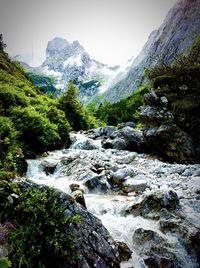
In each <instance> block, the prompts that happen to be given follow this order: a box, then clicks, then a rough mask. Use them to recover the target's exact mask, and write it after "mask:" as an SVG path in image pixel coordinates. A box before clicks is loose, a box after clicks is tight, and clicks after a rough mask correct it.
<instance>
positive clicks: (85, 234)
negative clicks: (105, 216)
mask: <svg viewBox="0 0 200 268" xmlns="http://www.w3.org/2000/svg"><path fill="white" fill-rule="evenodd" d="M23 185H24V187H30V186H31V187H40V188H42V189H43V190H44V191H45V188H47V186H43V185H41V186H39V185H36V184H33V183H32V182H31V184H29V183H27V182H23ZM55 198H56V199H57V200H58V201H59V203H60V205H61V206H62V207H63V208H64V209H65V215H66V217H70V216H75V215H79V216H80V222H78V223H73V224H71V226H70V227H69V229H67V230H66V235H69V234H70V235H71V236H72V237H74V241H75V244H76V247H77V258H78V260H77V262H76V264H74V263H73V264H69V263H65V264H64V266H63V267H64V268H93V267H97V268H101V267H102V268H111V267H114V268H118V267H120V256H119V252H118V249H117V246H116V244H115V242H114V240H113V239H112V237H111V236H110V235H109V233H108V231H107V230H106V228H105V227H104V226H103V225H102V223H101V221H100V220H99V219H98V218H96V217H95V216H93V215H92V214H91V213H89V212H88V211H87V210H86V209H85V208H83V207H82V206H81V205H79V204H78V203H76V202H75V201H74V200H73V198H72V197H71V196H70V195H68V194H65V193H64V192H61V191H59V190H56V192H55Z"/></svg>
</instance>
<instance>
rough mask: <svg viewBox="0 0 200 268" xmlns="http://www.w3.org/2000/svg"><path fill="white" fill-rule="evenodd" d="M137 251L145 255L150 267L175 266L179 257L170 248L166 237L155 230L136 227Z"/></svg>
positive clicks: (172, 267)
mask: <svg viewBox="0 0 200 268" xmlns="http://www.w3.org/2000/svg"><path fill="white" fill-rule="evenodd" d="M133 243H134V245H135V248H136V252H137V253H138V254H139V255H140V256H141V257H143V259H144V262H145V264H146V265H147V267H150V268H164V267H166V268H175V267H178V266H177V258H176V255H175V254H174V252H173V249H170V248H168V246H169V245H168V243H167V241H165V239H164V238H163V237H162V236H160V235H159V234H158V233H156V232H155V231H153V230H145V229H143V228H139V229H136V230H135V232H134V234H133Z"/></svg>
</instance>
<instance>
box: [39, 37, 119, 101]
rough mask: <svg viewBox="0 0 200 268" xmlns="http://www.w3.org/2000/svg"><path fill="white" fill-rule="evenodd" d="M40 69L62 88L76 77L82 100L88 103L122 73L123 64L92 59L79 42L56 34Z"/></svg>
mask: <svg viewBox="0 0 200 268" xmlns="http://www.w3.org/2000/svg"><path fill="white" fill-rule="evenodd" d="M40 72H43V73H45V74H47V75H52V76H54V77H55V78H56V82H55V86H56V88H57V89H58V90H60V91H65V90H66V88H67V86H68V82H69V81H70V80H73V81H74V82H75V84H76V85H77V86H78V87H79V96H80V99H81V100H82V102H84V103H86V102H87V101H88V100H89V99H90V97H91V96H93V95H95V94H97V93H99V92H100V91H101V92H102V91H104V90H106V89H107V87H108V86H109V83H110V82H111V80H112V79H113V77H115V76H116V75H117V74H118V73H119V66H114V67H110V66H108V65H105V64H102V63H100V62H97V61H95V60H93V59H91V58H90V55H89V54H88V53H87V52H86V51H85V50H84V48H83V46H81V45H80V43H79V42H78V41H74V42H73V43H69V42H68V41H67V40H65V39H62V38H58V37H56V38H54V39H53V40H52V41H49V42H48V45H47V49H46V60H45V61H44V63H43V64H42V66H41V68H40Z"/></svg>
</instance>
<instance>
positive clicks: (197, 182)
mask: <svg viewBox="0 0 200 268" xmlns="http://www.w3.org/2000/svg"><path fill="white" fill-rule="evenodd" d="M71 139H72V145H71V147H70V148H69V149H63V150H58V151H53V152H48V155H47V156H45V157H41V158H38V159H34V160H27V162H28V171H27V176H26V179H27V180H29V181H30V180H31V181H33V182H34V183H37V184H44V185H48V186H52V187H54V188H56V189H59V190H62V191H63V192H66V193H69V194H71V190H70V185H71V184H72V183H75V184H79V185H80V188H81V189H83V190H84V198H85V202H86V207H87V210H88V211H89V212H91V213H92V214H94V215H95V216H96V217H98V218H99V219H100V220H101V221H102V223H103V225H104V226H105V227H106V228H107V229H108V231H109V233H110V234H111V236H112V237H113V238H114V239H115V240H118V241H123V242H125V243H126V244H127V245H128V247H129V248H130V249H131V251H132V258H130V259H129V261H127V262H123V263H122V264H121V267H134V268H143V267H152V266H148V262H145V261H144V260H145V258H146V257H148V258H149V256H150V257H151V256H154V255H155V254H154V253H155V247H156V246H157V247H158V244H159V246H160V250H159V251H160V252H159V253H158V250H157V249H156V255H158V256H161V257H159V258H160V259H159V261H160V263H161V264H160V265H162V263H163V260H165V259H170V258H172V259H173V260H175V263H176V265H175V266H173V265H171V266H170V263H169V262H166V266H165V265H164V266H158V267H184V268H197V267H199V266H198V263H197V255H196V253H195V250H193V248H192V246H191V248H189V249H188V245H187V241H189V236H188V237H186V236H187V235H186V234H185V232H186V233H188V234H189V233H191V234H193V233H197V232H198V230H199V228H200V195H199V194H200V177H199V176H200V165H197V164H196V165H181V164H169V163H165V162H162V161H159V160H157V159H156V158H153V157H150V156H148V155H145V154H138V153H135V152H128V151H120V150H114V149H104V148H102V146H101V140H100V139H98V140H93V139H90V138H88V137H87V135H84V134H81V133H74V134H71ZM47 171H48V172H47ZM170 191H173V192H175V193H176V194H177V200H178V201H179V209H178V210H177V211H178V212H177V214H176V213H175V214H174V213H173V212H172V213H171V212H170V213H171V214H170V216H169V215H168V216H166V215H164V214H167V212H166V211H164V213H163V214H162V215H164V216H161V214H160V211H163V209H165V210H166V208H162V207H160V208H159V209H158V210H157V211H156V212H155V211H154V210H155V209H152V211H151V212H152V213H147V215H146V216H145V213H146V212H145V213H143V212H142V213H138V214H137V215H136V213H134V212H133V211H134V209H133V208H134V205H136V204H141V202H142V201H143V200H145V197H147V196H149V195H151V194H154V195H157V194H158V193H159V194H163V195H161V196H163V198H164V199H166V200H168V199H167V198H168V194H169V192H170ZM164 201H165V200H164ZM166 202H168V201H166ZM154 207H155V206H154ZM165 212H166V213H165ZM167 221H168V225H169V226H172V227H170V228H164V227H163V226H164V225H163V222H166V226H167ZM175 223H177V224H175ZM170 224H172V225H170ZM173 224H174V225H173ZM169 226H168V227H169ZM180 226H183V227H184V228H185V229H184V228H182V229H181V228H179V227H180ZM183 229H184V230H183ZM136 230H139V231H137V232H136ZM151 231H152V232H151ZM134 233H135V236H134ZM136 233H137V235H136ZM138 234H139V235H140V236H139V238H140V239H138ZM150 234H151V236H149V235H150ZM148 237H151V239H150V240H149V239H147V238H148ZM145 239H146V240H145ZM188 243H189V242H188ZM159 254H160V255H159ZM155 258H156V257H155ZM159 261H158V262H159ZM155 267H157V266H155Z"/></svg>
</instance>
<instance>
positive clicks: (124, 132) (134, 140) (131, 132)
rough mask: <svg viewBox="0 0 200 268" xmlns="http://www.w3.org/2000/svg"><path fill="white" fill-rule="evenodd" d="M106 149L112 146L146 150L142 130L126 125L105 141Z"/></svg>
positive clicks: (114, 147) (122, 148)
mask: <svg viewBox="0 0 200 268" xmlns="http://www.w3.org/2000/svg"><path fill="white" fill-rule="evenodd" d="M103 147H104V148H105V149H107V148H112V149H117V150H129V151H135V152H144V150H145V141H144V137H143V134H142V131H140V130H138V129H134V128H132V127H129V126H125V127H123V128H121V129H119V130H117V131H115V132H113V133H112V134H111V135H110V138H109V139H108V140H105V141H104V142H103Z"/></svg>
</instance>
